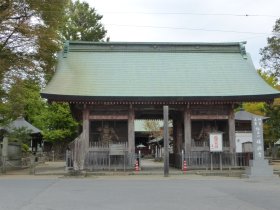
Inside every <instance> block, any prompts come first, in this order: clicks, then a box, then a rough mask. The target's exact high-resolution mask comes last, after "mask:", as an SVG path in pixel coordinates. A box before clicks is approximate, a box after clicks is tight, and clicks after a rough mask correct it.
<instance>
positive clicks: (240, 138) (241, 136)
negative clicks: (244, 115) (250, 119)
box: [235, 132, 253, 153]
mask: <svg viewBox="0 0 280 210" xmlns="http://www.w3.org/2000/svg"><path fill="white" fill-rule="evenodd" d="M252 139H253V137H252V133H251V132H247V133H245V132H236V133H235V145H236V152H237V153H241V152H244V151H243V149H242V145H243V144H244V143H246V142H250V143H252Z"/></svg>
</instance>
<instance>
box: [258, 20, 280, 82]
mask: <svg viewBox="0 0 280 210" xmlns="http://www.w3.org/2000/svg"><path fill="white" fill-rule="evenodd" d="M273 33H274V36H272V37H269V38H267V46H266V47H264V48H263V49H261V55H262V59H261V64H262V65H263V67H264V68H265V69H267V70H269V72H270V74H272V75H274V76H275V77H276V78H277V79H278V80H279V79H280V19H278V20H277V21H276V23H275V26H274V28H273Z"/></svg>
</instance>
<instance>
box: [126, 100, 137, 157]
mask: <svg viewBox="0 0 280 210" xmlns="http://www.w3.org/2000/svg"><path fill="white" fill-rule="evenodd" d="M134 119H135V114H134V109H133V107H132V104H130V106H129V109H128V152H129V153H131V154H134V153H135V134H134Z"/></svg>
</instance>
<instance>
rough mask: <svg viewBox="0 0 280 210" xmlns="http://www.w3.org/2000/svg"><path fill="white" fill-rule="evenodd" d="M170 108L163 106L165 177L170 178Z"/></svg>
mask: <svg viewBox="0 0 280 210" xmlns="http://www.w3.org/2000/svg"><path fill="white" fill-rule="evenodd" d="M168 114H169V111H168V106H163V132H164V136H163V141H164V176H165V177H168V176H169V150H168V146H169V129H168Z"/></svg>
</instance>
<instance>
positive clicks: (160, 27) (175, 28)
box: [105, 24, 270, 35]
mask: <svg viewBox="0 0 280 210" xmlns="http://www.w3.org/2000/svg"><path fill="white" fill-rule="evenodd" d="M105 25H108V26H117V27H136V28H158V29H174V30H189V31H209V32H225V33H239V34H256V35H268V34H270V33H262V32H250V31H234V30H219V29H205V28H185V27H170V26H149V25H122V24H105Z"/></svg>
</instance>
